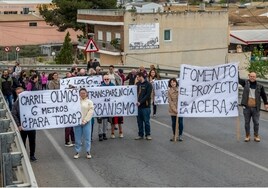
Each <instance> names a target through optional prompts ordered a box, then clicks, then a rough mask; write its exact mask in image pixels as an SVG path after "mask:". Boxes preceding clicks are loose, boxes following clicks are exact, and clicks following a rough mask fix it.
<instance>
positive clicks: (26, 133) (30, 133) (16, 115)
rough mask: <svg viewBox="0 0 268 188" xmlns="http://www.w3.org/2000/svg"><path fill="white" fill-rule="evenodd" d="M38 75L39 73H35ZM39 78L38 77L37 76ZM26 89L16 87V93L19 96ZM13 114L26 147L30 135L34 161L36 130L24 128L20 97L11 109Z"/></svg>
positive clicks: (32, 159) (31, 153)
mask: <svg viewBox="0 0 268 188" xmlns="http://www.w3.org/2000/svg"><path fill="white" fill-rule="evenodd" d="M34 76H37V75H34ZM37 78H38V77H37ZM23 91H24V89H23V88H22V87H17V88H16V94H17V95H18V96H19V94H20V93H22V92H23ZM11 114H12V116H13V118H14V120H15V122H16V124H17V126H18V129H19V131H20V135H21V139H22V141H23V144H24V146H25V147H26V139H27V137H28V139H29V146H30V160H31V161H32V162H35V161H37V159H36V157H35V146H36V130H30V131H24V130H23V129H22V124H21V121H20V105H19V97H18V98H17V100H16V101H15V102H14V104H13V108H12V111H11Z"/></svg>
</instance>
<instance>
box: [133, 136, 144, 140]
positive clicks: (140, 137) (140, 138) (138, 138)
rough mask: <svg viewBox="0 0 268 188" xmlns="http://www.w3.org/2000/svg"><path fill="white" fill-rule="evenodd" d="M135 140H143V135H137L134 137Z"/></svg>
mask: <svg viewBox="0 0 268 188" xmlns="http://www.w3.org/2000/svg"><path fill="white" fill-rule="evenodd" d="M135 140H143V137H142V136H138V137H136V138H135Z"/></svg>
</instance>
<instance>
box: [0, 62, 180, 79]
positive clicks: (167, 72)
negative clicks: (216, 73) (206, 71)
mask: <svg viewBox="0 0 268 188" xmlns="http://www.w3.org/2000/svg"><path fill="white" fill-rule="evenodd" d="M13 66H14V65H10V64H0V70H5V69H7V68H9V67H13ZM21 67H22V69H26V70H30V69H34V70H37V71H38V72H46V73H47V72H58V73H59V74H61V75H63V74H65V73H66V72H67V71H70V70H71V68H72V65H66V64H64V65H38V64H35V65H21ZM77 67H78V68H85V69H86V68H87V65H86V64H78V65H77ZM101 67H102V69H103V71H104V72H108V70H109V65H102V66H101ZM114 67H115V68H116V69H119V68H120V69H123V71H124V73H125V74H127V73H128V72H130V71H131V70H132V69H137V68H138V67H137V66H125V65H114ZM146 69H147V70H148V69H149V68H148V67H147V68H146ZM159 72H160V77H161V78H163V79H164V78H172V77H177V76H178V75H179V69H176V68H174V69H173V70H172V69H171V68H169V69H167V68H161V67H159Z"/></svg>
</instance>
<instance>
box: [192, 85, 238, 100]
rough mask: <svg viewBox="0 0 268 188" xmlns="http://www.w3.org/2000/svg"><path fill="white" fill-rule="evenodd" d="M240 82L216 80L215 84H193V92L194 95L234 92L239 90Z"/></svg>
mask: <svg viewBox="0 0 268 188" xmlns="http://www.w3.org/2000/svg"><path fill="white" fill-rule="evenodd" d="M237 89H238V83H237V82H233V81H225V82H216V83H214V84H213V85H210V84H207V85H204V86H203V85H192V89H191V90H192V94H191V97H194V96H203V95H208V94H216V93H226V92H227V93H232V92H235V91H237Z"/></svg>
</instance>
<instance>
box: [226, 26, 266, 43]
mask: <svg viewBox="0 0 268 188" xmlns="http://www.w3.org/2000/svg"><path fill="white" fill-rule="evenodd" d="M230 43H233V44H244V45H248V44H260V43H268V30H267V29H256V30H233V31H230Z"/></svg>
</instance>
